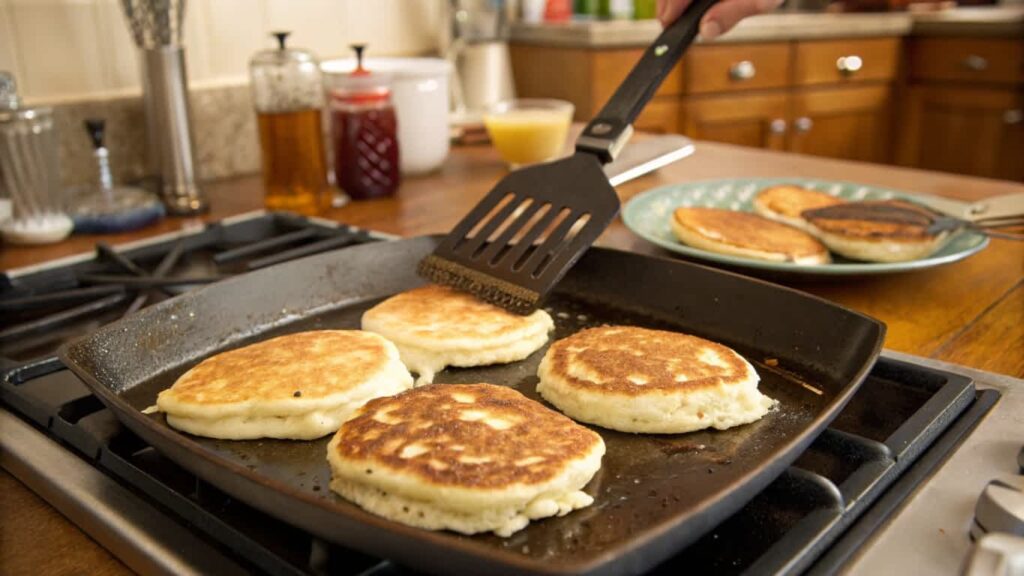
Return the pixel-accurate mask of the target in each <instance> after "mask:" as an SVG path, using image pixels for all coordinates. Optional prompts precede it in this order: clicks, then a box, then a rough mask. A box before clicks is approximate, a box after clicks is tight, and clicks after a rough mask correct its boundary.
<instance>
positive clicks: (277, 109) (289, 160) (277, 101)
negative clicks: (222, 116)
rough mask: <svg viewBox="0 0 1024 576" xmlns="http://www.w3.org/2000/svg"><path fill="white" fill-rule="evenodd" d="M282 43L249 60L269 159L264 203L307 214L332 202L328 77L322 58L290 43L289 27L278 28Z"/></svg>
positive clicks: (264, 151) (263, 145)
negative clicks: (325, 133) (326, 145)
mask: <svg viewBox="0 0 1024 576" xmlns="http://www.w3.org/2000/svg"><path fill="white" fill-rule="evenodd" d="M273 35H274V36H275V37H276V38H277V43H278V47H277V48H276V49H273V50H264V51H262V52H258V53H257V54H256V55H255V56H253V58H252V60H251V61H250V62H249V76H250V78H251V83H250V86H251V87H252V99H253V105H254V106H255V108H256V118H257V123H258V124H259V132H260V151H261V152H262V159H263V203H264V205H265V206H266V207H267V208H268V209H270V210H288V211H291V212H298V213H300V214H305V215H307V216H313V215H316V214H320V213H321V212H323V211H324V210H326V209H327V208H328V207H329V206H330V203H331V197H332V190H331V189H330V187H329V186H328V184H327V153H326V152H325V151H324V137H323V119H322V114H321V110H322V108H323V80H322V79H321V75H320V65H319V64H318V62H317V60H316V57H315V56H313V54H311V53H310V52H308V51H306V50H298V49H294V48H287V47H286V46H285V42H286V41H287V39H288V35H289V32H274V34H273Z"/></svg>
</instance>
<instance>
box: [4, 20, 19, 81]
mask: <svg viewBox="0 0 1024 576" xmlns="http://www.w3.org/2000/svg"><path fill="white" fill-rule="evenodd" d="M11 14H12V12H11V8H10V6H9V5H8V2H7V0H0V70H6V71H8V72H10V73H11V74H14V77H15V78H16V79H17V81H18V82H20V81H21V65H20V63H19V61H18V59H19V56H18V47H17V44H16V43H15V39H14V19H13V18H12V16H11Z"/></svg>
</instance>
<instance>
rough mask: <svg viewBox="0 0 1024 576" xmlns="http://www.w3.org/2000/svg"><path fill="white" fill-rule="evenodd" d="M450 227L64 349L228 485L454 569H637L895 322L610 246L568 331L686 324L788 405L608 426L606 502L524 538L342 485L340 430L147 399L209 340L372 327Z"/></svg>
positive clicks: (531, 368) (764, 466)
mask: <svg viewBox="0 0 1024 576" xmlns="http://www.w3.org/2000/svg"><path fill="white" fill-rule="evenodd" d="M440 241H441V239H440V238H436V237H427V238H416V239H410V240H400V241H393V242H378V243H373V244H367V245H362V246H356V247H352V248H347V249H344V250H339V251H334V252H328V253H324V254H321V255H319V256H315V257H310V258H305V259H302V260H297V261H292V262H289V263H287V264H283V265H280V266H275V267H273V268H270V269H266V270H261V271H257V272H254V273H250V274H246V275H244V276H239V277H235V278H233V279H230V280H226V281H224V282H220V283H217V284H214V285H212V286H210V287H206V288H204V289H201V290H198V291H196V292H191V293H189V294H186V295H183V296H181V297H179V298H175V299H173V300H169V301H166V302H163V303H160V304H157V305H155V306H153V307H150V308H146V309H143V310H142V311H140V312H139V313H138V314H136V315H134V316H129V317H128V318H125V319H124V320H122V321H120V322H117V323H114V324H111V325H108V326H106V327H103V328H101V329H99V330H98V331H97V332H95V333H93V334H91V335H89V336H87V337H85V338H83V339H79V340H77V341H74V342H73V343H71V344H69V345H67V346H66V347H64V348H63V349H62V351H61V353H60V356H61V360H62V361H63V362H64V363H65V365H67V366H69V367H70V368H71V369H72V370H74V371H75V372H76V373H77V374H78V375H80V376H81V377H82V378H83V379H85V381H86V382H87V384H88V385H89V387H90V388H91V389H92V390H93V391H94V392H95V393H96V394H97V396H98V397H99V398H100V400H101V401H102V402H104V403H105V404H106V405H108V406H109V407H110V408H111V410H112V411H113V412H114V413H115V414H116V415H117V417H118V418H119V419H121V420H122V421H123V422H124V423H125V424H126V425H127V426H128V427H129V428H130V429H131V430H132V431H134V432H135V433H136V434H137V435H139V436H140V437H142V438H143V439H144V440H145V441H146V442H148V443H150V444H151V445H152V446H154V447H155V448H156V449H157V450H160V451H161V452H162V453H164V454H165V455H166V456H168V457H169V458H171V459H173V460H174V461H176V462H178V463H179V464H180V465H181V466H184V467H185V468H187V469H189V470H191V471H193V472H194V473H196V474H197V475H199V476H200V477H201V478H203V479H204V480H205V481H207V482H209V483H211V484H213V485H214V486H215V487H216V488H217V489H219V490H221V491H224V492H225V493H227V494H228V495H229V496H230V497H232V498H234V499H238V500H242V501H244V502H247V503H248V504H250V505H252V506H254V507H256V508H259V509H261V510H264V511H266V512H268V513H270V514H272V515H274V516H276V517H278V518H280V519H282V520H284V521H286V522H289V523H291V524H294V525H296V526H299V527H301V528H303V529H305V530H309V531H312V532H314V533H315V534H317V535H318V536H320V537H323V538H325V539H327V540H330V541H334V542H338V543H340V544H343V545H344V546H347V547H352V548H357V549H360V550H364V551H367V552H369V553H371V554H377V555H386V556H387V557H389V558H392V559H394V560H395V561H397V562H399V563H402V564H406V565H410V566H415V567H416V568H417V569H418V570H424V571H428V572H434V573H444V574H455V573H462V574H484V573H486V574H494V573H511V572H517V573H544V574H566V573H585V574H597V573H600V574H605V575H609V574H623V573H638V572H642V571H644V570H646V569H648V568H651V567H653V566H654V565H656V564H658V563H659V562H660V561H661V560H663V559H665V558H667V557H668V556H670V555H671V554H673V553H674V552H675V551H676V550H679V549H681V548H683V547H685V546H686V545H687V544H688V543H690V542H692V541H694V539H695V538H697V537H698V536H700V535H701V534H702V533H703V532H705V531H706V530H708V529H709V528H710V527H712V526H714V525H715V524H717V523H718V522H719V521H721V520H722V519H724V518H726V517H727V516H729V515H730V514H732V513H733V512H735V511H736V510H738V509H739V508H740V507H741V506H743V505H744V503H746V502H747V501H748V500H749V499H750V498H752V497H753V496H754V495H755V494H756V493H757V492H759V491H760V490H761V489H762V488H763V487H764V486H766V485H767V484H768V483H769V482H770V481H771V480H772V479H773V478H775V477H776V476H777V475H778V474H779V473H780V472H781V471H782V470H784V469H785V468H786V466H787V465H788V464H789V463H791V462H792V461H793V460H794V459H795V458H796V457H797V455H798V454H799V453H801V452H802V451H803V449H804V448H805V447H806V446H807V445H808V444H809V443H810V442H811V441H812V440H813V439H814V437H815V436H817V434H818V433H819V432H820V431H821V430H822V429H823V428H824V427H825V426H826V425H827V423H828V422H829V421H830V420H831V419H832V418H833V417H834V416H835V415H836V414H837V413H838V411H839V410H840V409H841V408H842V406H843V405H844V404H845V403H846V402H847V400H848V399H849V398H850V397H851V395H852V394H853V392H854V391H855V390H856V388H857V386H858V385H859V383H860V382H861V380H862V379H863V377H864V376H865V374H867V372H868V371H869V369H870V368H871V366H872V365H873V364H874V361H875V358H876V356H877V354H878V352H879V349H880V347H881V343H882V338H883V333H884V327H883V326H882V325H881V324H880V323H878V322H877V321H874V320H872V319H870V318H867V317H865V316H862V315H860V314H857V313H855V312H852V311H849V310H846V309H843V308H841V307H839V306H837V305H835V304H832V303H829V302H827V301H825V300H822V299H819V298H815V297H813V296H809V295H807V294H804V293H800V292H797V291H795V290H790V289H787V288H783V287H780V286H775V285H771V284H768V283H764V282H760V281H757V280H753V279H750V278H746V277H742V276H739V275H735V274H729V273H726V272H720V271H716V270H714V269H711V268H707V267H704V266H699V265H695V264H690V263H686V262H680V261H673V260H665V259H660V258H651V257H644V256H639V255H636V254H630V253H626V252H619V251H614V250H606V249H600V248H595V249H593V250H591V251H589V252H588V253H587V254H586V255H585V256H584V257H583V258H582V259H581V260H580V261H579V263H578V264H577V265H576V266H575V267H574V268H573V269H572V270H571V271H570V272H569V274H567V275H566V276H565V277H564V278H563V279H562V281H561V282H560V283H559V286H558V289H557V291H556V293H555V295H554V296H553V297H552V299H551V301H550V303H549V306H550V307H551V315H552V317H553V318H554V319H555V324H556V332H555V333H554V334H553V337H554V338H560V337H564V336H566V335H568V334H570V333H573V332H575V331H577V330H579V329H581V328H583V327H587V326H593V325H598V324H602V323H609V324H634V325H640V326H648V327H659V328H665V329H671V330H681V331H684V332H689V333H693V334H696V335H698V336H702V337H705V338H710V339H713V340H716V341H719V342H722V343H723V344H726V345H728V346H731V347H733V348H735V349H736V350H738V351H739V352H740V353H742V354H743V355H744V356H745V357H746V358H747V359H749V360H750V361H751V362H752V363H753V364H754V365H755V366H756V368H757V370H758V372H759V373H760V376H761V383H760V387H761V389H762V390H763V391H764V392H765V393H766V394H768V395H769V396H771V397H772V398H775V399H777V400H779V402H780V405H779V408H778V409H777V410H776V411H773V412H772V413H770V414H769V415H767V416H765V418H764V419H763V420H761V421H759V422H757V423H754V424H751V425H748V426H741V427H737V428H734V429H730V430H725V431H704V432H696V433H693V434H686V435H681V436H674V435H667V436H666V435H649V434H624V433H618V432H613V431H608V430H599V432H600V433H601V434H602V436H603V437H604V440H605V443H606V444H607V447H608V451H607V453H606V455H605V457H604V461H603V466H602V470H601V471H600V472H599V473H598V476H597V477H596V478H595V479H594V481H593V482H592V483H591V485H590V486H589V487H588V488H587V490H589V492H590V493H591V494H592V495H594V496H595V499H596V501H595V503H594V505H593V506H591V507H589V508H585V509H583V510H579V511H577V512H574V513H572V514H569V515H568V516H565V517H563V518H552V519H547V520H543V521H539V522H536V523H534V524H531V525H530V526H529V527H527V528H526V529H525V530H524V531H522V532H521V533H519V534H516V535H514V536H513V537H511V538H509V539H502V538H498V537H495V536H491V535H480V536H475V537H465V536H460V535H458V534H454V533H451V532H430V531H426V530H420V529H417V528H412V527H409V526H405V525H402V524H398V523H394V522H389V521H386V520H384V519H382V518H379V517H377V516H373V515H371V514H368V513H366V512H363V511H362V510H361V509H359V508H358V507H356V506H355V505H352V504H349V503H348V502H346V501H345V500H343V499H341V498H340V497H338V496H335V495H334V494H333V493H332V492H330V491H329V490H328V488H327V483H328V481H329V478H330V476H329V472H328V468H327V465H326V462H325V459H324V450H325V449H326V448H325V445H326V442H327V440H328V438H324V439H322V440H319V441H314V442H292V441H281V440H262V441H244V442H236V441H220V440H210V439H203V438H198V437H194V436H190V435H187V434H183V433H180V432H178V431H175V430H174V429H172V428H169V427H168V426H167V425H166V424H165V421H164V417H163V415H156V414H155V415H144V414H142V413H141V410H142V409H144V408H146V407H148V406H150V405H152V404H153V401H154V399H155V398H156V394H157V393H158V392H159V391H160V390H162V389H164V388H166V387H167V386H169V385H170V384H171V383H172V382H173V381H174V380H175V378H176V377H177V376H179V375H180V374H182V373H183V372H184V371H185V370H186V369H188V368H190V367H191V366H193V365H195V364H196V363H197V362H199V361H200V360H202V359H203V358H206V357H208V356H210V355H211V354H214V353H217V352H220V351H223V350H226V349H229V348H234V347H237V346H240V345H243V344H246V343H250V342H252V341H255V340H263V339H266V338H269V337H272V336H275V335H278V334H281V333H285V332H294V331H299V330H307V329H335V328H347V329H353V328H358V326H359V319H360V317H361V315H362V313H363V311H365V310H366V309H367V308H369V307H370V306H372V305H373V304H375V303H376V302H378V301H380V300H381V299H382V298H386V297H388V296H391V295H393V294H395V293H396V292H399V291H403V290H407V289H411V288H413V287H416V286H418V285H421V284H422V280H420V279H419V278H418V277H417V276H416V275H415V274H414V272H413V269H414V266H413V265H414V264H415V263H416V262H417V261H419V260H420V259H421V258H422V257H424V256H425V255H427V254H428V253H430V252H431V251H432V250H434V249H435V248H436V246H437V245H438V243H439V242H440ZM542 353H543V352H542V351H540V352H538V353H536V354H534V355H533V356H531V357H530V358H529V359H528V360H526V361H523V362H516V363H512V364H508V365H499V366H485V367H477V368H468V369H454V370H447V371H443V372H441V373H440V374H438V377H437V381H438V382H492V383H496V384H502V385H507V386H512V387H514V388H516V389H517V390H519V391H520V392H522V393H524V394H526V395H527V396H529V397H531V398H534V399H538V396H537V394H536V390H535V388H536V383H537V379H536V377H535V376H534V375H535V374H536V369H537V364H538V362H539V360H540V358H541V356H542Z"/></svg>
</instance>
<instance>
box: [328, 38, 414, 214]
mask: <svg viewBox="0 0 1024 576" xmlns="http://www.w3.org/2000/svg"><path fill="white" fill-rule="evenodd" d="M352 48H353V49H354V50H355V52H356V67H355V70H354V71H352V72H351V73H348V74H339V75H333V77H332V78H331V79H330V82H329V88H328V105H329V107H330V114H331V142H332V145H333V149H334V174H335V179H336V181H337V184H338V186H340V187H341V189H342V190H343V191H344V192H345V193H346V194H348V196H349V197H350V198H352V199H353V200H366V199H370V198H380V197H384V196H392V195H394V193H395V190H396V189H397V188H398V184H399V182H400V175H399V164H398V123H397V120H396V118H395V107H394V105H393V104H392V102H391V89H390V88H389V86H388V84H389V80H390V78H389V77H388V76H387V75H386V74H383V73H379V72H371V71H369V70H367V69H366V68H365V67H364V66H363V50H364V48H365V46H364V45H355V46H353V47H352Z"/></svg>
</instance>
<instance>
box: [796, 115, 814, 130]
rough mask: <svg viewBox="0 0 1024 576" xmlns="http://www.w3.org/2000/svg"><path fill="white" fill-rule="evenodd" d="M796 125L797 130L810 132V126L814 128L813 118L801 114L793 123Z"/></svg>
mask: <svg viewBox="0 0 1024 576" xmlns="http://www.w3.org/2000/svg"><path fill="white" fill-rule="evenodd" d="M793 124H794V125H795V126H796V131H797V132H801V133H803V132H810V131H811V128H814V120H811V119H810V118H808V117H807V116H801V117H799V118H797V119H796V122H794V123H793Z"/></svg>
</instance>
